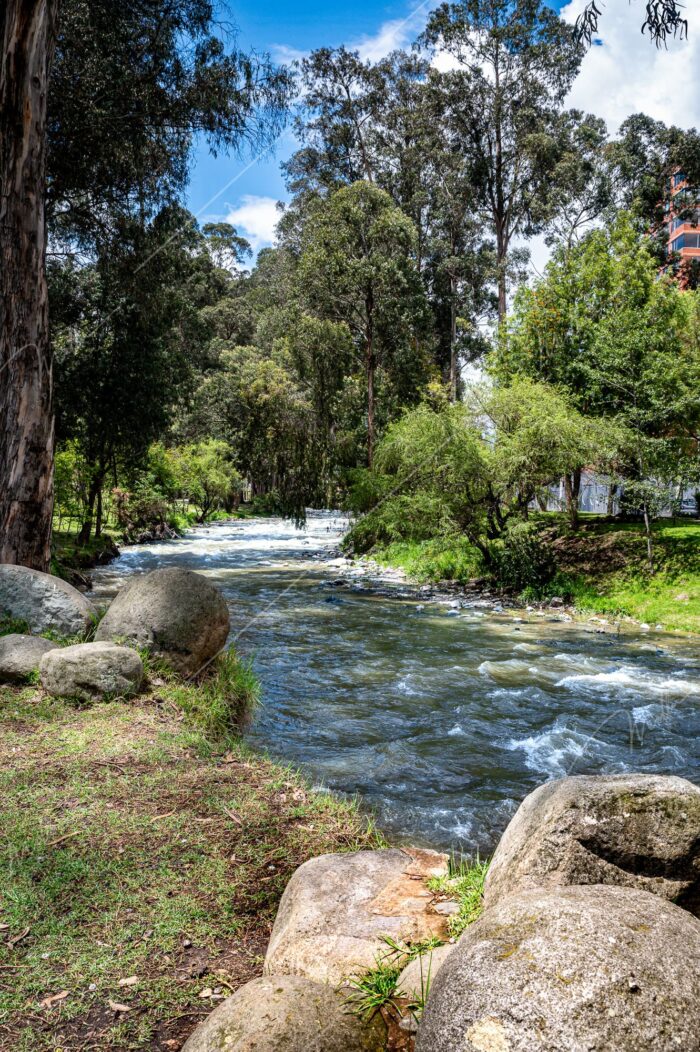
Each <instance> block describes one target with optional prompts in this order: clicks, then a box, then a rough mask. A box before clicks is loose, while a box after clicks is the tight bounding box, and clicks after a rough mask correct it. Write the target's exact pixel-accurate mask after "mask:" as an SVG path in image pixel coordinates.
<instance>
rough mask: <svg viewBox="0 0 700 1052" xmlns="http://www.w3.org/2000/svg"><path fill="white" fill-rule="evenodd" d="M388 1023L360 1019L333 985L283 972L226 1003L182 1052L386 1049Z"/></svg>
mask: <svg viewBox="0 0 700 1052" xmlns="http://www.w3.org/2000/svg"><path fill="white" fill-rule="evenodd" d="M385 1042H386V1027H385V1026H384V1023H383V1022H382V1019H381V1016H380V1015H379V1014H376V1015H375V1016H374V1018H373V1019H372V1020H371V1022H369V1023H366V1024H365V1023H362V1022H361V1020H360V1019H359V1018H358V1017H357V1016H356V1015H354V1014H351V1013H350V1012H349V1010H348V1008H347V1006H346V1005H344V1004H343V1000H342V998H341V997H340V996H339V995H338V994H337V993H335V991H334V990H333V989H332V988H331V987H330V986H323V985H321V984H320V983H314V982H311V981H310V980H308V979H301V978H299V977H298V976H290V975H279V976H272V977H269V978H263V979H253V981H252V982H250V983H247V984H246V985H245V986H243V987H241V989H240V990H237V991H236V993H235V994H234V995H233V997H229V998H228V1000H226V1001H223V1002H222V1003H221V1004H220V1005H219V1007H218V1008H217V1009H216V1010H215V1011H214V1012H212V1014H211V1015H210V1016H209V1017H208V1019H206V1020H205V1021H204V1022H203V1023H202V1024H201V1026H199V1027H197V1029H196V1030H195V1032H194V1033H193V1034H192V1036H191V1037H190V1039H189V1040H188V1041H187V1042H186V1043H185V1046H184V1048H183V1050H182V1052H382V1050H383V1049H384V1047H385Z"/></svg>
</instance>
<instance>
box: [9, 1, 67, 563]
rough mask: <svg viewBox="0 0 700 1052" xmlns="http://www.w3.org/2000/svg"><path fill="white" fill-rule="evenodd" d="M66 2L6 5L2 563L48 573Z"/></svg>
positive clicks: (12, 3) (19, 2)
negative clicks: (51, 297) (54, 197)
mask: <svg viewBox="0 0 700 1052" xmlns="http://www.w3.org/2000/svg"><path fill="white" fill-rule="evenodd" d="M57 14H58V0H5V3H4V19H3V26H2V28H3V53H2V65H1V66H0V294H1V305H0V562H5V563H19V564H22V565H25V566H30V567H32V568H34V569H37V570H48V569H49V565H50V558H51V519H52V515H53V453H54V418H53V362H52V359H51V348H50V344H49V319H48V291H47V286H46V218H45V208H44V196H45V188H46V104H47V89H48V80H49V72H50V66H51V59H52V57H53V51H54V47H55V41H56V23H57Z"/></svg>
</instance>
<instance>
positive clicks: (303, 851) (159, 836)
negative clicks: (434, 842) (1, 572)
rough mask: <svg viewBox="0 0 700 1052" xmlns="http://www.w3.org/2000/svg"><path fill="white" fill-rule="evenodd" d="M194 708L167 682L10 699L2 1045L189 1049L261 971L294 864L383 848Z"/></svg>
mask: <svg viewBox="0 0 700 1052" xmlns="http://www.w3.org/2000/svg"><path fill="white" fill-rule="evenodd" d="M226 675H228V673H226ZM192 689H195V688H192ZM182 708H183V707H182V706H181V704H180V701H179V699H178V698H175V697H173V696H172V691H171V685H170V684H168V683H167V682H164V683H163V684H162V685H161V686H158V685H157V684H155V685H154V686H153V687H152V689H151V690H150V692H149V693H148V694H146V695H144V696H142V697H140V698H138V699H136V700H132V701H130V702H123V701H122V702H118V701H114V702H109V703H103V704H99V705H94V706H91V707H89V708H82V709H76V708H74V707H71V706H69V705H66V704H63V703H61V702H59V701H55V700H52V699H50V698H48V697H47V696H46V695H44V694H43V693H42V692H41V691H37V690H36V688H33V687H27V688H22V689H19V688H17V689H12V688H0V728H1V733H0V791H2V795H3V808H2V812H1V814H0V1047H2V1048H3V1050H5V1049H7V1050H8V1052H10V1050H12V1052H30V1050H31V1052H49V1050H51V1052H57V1050H58V1049H61V1050H63V1052H77V1050H79V1049H80V1050H86V1049H94V1050H97V1049H99V1050H103V1052H109V1050H115V1052H116V1050H119V1052H122V1050H146V1049H148V1050H151V1049H154V1050H156V1049H162V1050H164V1049H169V1048H172V1049H178V1048H180V1047H181V1045H182V1043H183V1042H184V1040H185V1038H186V1036H187V1035H188V1034H189V1033H190V1032H191V1031H192V1030H193V1029H194V1028H195V1026H196V1025H197V1023H198V1022H199V1021H200V1020H201V1019H202V1018H204V1017H205V1016H206V1015H207V1014H208V1012H210V1011H211V1010H212V1008H213V1007H215V1005H216V1004H217V1003H218V1001H219V1000H220V999H221V998H223V997H224V996H226V995H228V994H229V993H230V992H231V991H232V990H234V989H236V988H237V987H238V986H239V985H240V984H241V983H243V982H246V981H247V980H248V979H250V978H252V977H253V976H255V975H258V974H260V971H261V963H262V954H263V952H264V948H265V946H266V943H267V939H268V937H269V932H270V928H271V924H272V920H273V917H274V913H275V910H276V908H277V904H278V902H279V898H280V895H281V893H282V891H283V889H284V886H285V884H286V882H287V880H288V878H289V876H290V874H291V873H292V871H293V870H294V869H295V868H296V867H297V866H298V865H300V864H301V863H302V862H303V861H305V860H306V859H307V858H309V857H311V856H312V855H316V854H320V853H322V852H324V851H338V850H355V849H357V848H360V847H376V846H379V845H380V844H381V838H380V837H379V835H378V834H377V833H376V831H375V830H374V829H373V827H372V824H371V822H369V821H368V820H367V819H366V818H364V817H362V816H361V815H360V813H359V812H358V810H357V808H356V807H355V806H354V805H353V804H352V803H346V802H343V801H340V800H338V799H337V798H336V797H334V796H333V795H331V794H328V793H319V792H313V791H311V790H310V788H309V786H308V784H307V783H306V782H305V781H304V779H303V778H301V777H300V776H299V775H298V774H297V773H295V772H293V771H291V770H289V769H286V768H284V767H280V766H279V765H277V764H274V763H272V762H271V761H269V760H268V759H266V758H264V757H260V756H258V755H254V754H253V753H252V752H250V751H249V750H248V749H247V748H246V747H245V745H243V744H241V743H240V742H239V741H235V740H232V739H230V738H229V739H228V740H223V741H218V742H217V741H214V740H212V738H211V737H210V736H209V735H207V734H206V733H205V732H204V730H203V729H202V728H201V726H193V725H192V724H191V723H190V722H189V721H188V720H187V719H186V718H185V715H184V713H183V711H182Z"/></svg>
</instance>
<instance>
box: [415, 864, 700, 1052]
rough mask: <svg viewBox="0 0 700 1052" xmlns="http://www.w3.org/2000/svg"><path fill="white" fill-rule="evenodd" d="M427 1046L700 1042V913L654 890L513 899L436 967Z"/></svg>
mask: <svg viewBox="0 0 700 1052" xmlns="http://www.w3.org/2000/svg"><path fill="white" fill-rule="evenodd" d="M416 1047H417V1050H418V1052H533V1050H534V1049H537V1052H640V1050H641V1049H654V1052H681V1050H682V1052H698V1050H700V922H698V921H697V920H696V918H695V917H692V916H691V915H690V914H688V913H686V912H685V911H684V910H681V909H679V908H678V907H677V906H674V905H672V904H671V903H669V902H665V901H664V900H663V899H661V898H658V897H657V896H655V895H650V894H649V893H648V892H646V891H638V890H636V889H633V888H614V887H603V886H600V885H598V886H591V887H567V888H555V889H551V890H548V891H527V892H523V893H521V894H519V895H512V896H510V897H509V898H505V899H503V900H502V901H501V902H500V903H498V904H497V905H496V906H494V907H493V908H492V909H490V910H487V911H486V913H484V914H483V916H482V917H481V918H480V919H479V920H478V921H476V922H475V923H474V924H473V925H472V926H471V927H470V928H468V929H467V931H466V932H465V933H464V935H462V937H461V938H460V940H459V942H458V943H457V946H456V947H455V950H454V952H453V953H451V954H450V956H449V957H448V959H447V961H446V962H445V964H444V965H443V967H442V968H441V969H440V971H439V974H438V975H437V976H436V979H435V982H434V983H433V984H432V986H431V990H430V994H429V996H428V1002H427V1006H426V1009H425V1012H424V1015H423V1019H422V1022H421V1027H420V1030H419V1033H418V1043H417V1046H416Z"/></svg>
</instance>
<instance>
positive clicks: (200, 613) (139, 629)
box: [95, 567, 229, 676]
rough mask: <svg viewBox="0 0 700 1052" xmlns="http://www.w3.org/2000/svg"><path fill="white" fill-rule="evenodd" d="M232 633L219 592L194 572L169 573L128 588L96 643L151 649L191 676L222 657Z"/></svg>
mask: <svg viewBox="0 0 700 1052" xmlns="http://www.w3.org/2000/svg"><path fill="white" fill-rule="evenodd" d="M228 632H229V614H228V607H227V606H226V600H225V599H224V597H223V595H222V594H221V592H220V591H219V589H218V588H215V586H214V585H213V584H211V583H210V582H209V581H207V579H206V577H202V575H201V574H198V573H193V571H192V570H182V569H179V568H178V567H166V568H165V569H163V570H153V571H152V572H151V573H147V574H144V575H143V576H139V577H135V578H134V579H133V580H131V581H129V582H127V583H126V584H125V585H124V586H123V587H122V589H121V591H120V592H119V593H118V594H117V596H116V598H115V600H114V602H113V603H112V605H111V606H110V608H109V610H108V611H107V613H106V614H105V616H104V618H103V619H102V621H101V623H100V625H99V628H98V629H97V632H96V634H95V638H96V639H98V640H108V639H111V640H124V641H125V642H127V643H135V644H138V645H139V646H144V647H148V649H149V650H150V651H151V652H152V653H153V654H155V655H156V656H158V657H159V658H161V659H162V660H163V661H165V662H166V663H167V664H168V665H169V666H170V667H171V668H172V669H174V670H175V672H179V673H180V675H182V676H191V675H194V674H195V673H196V672H198V671H199V670H200V669H201V668H202V666H203V665H205V664H206V662H207V661H209V660H210V659H211V658H213V657H214V655H215V654H218V652H219V651H220V650H221V648H222V647H223V646H224V644H225V642H226V638H227V636H228Z"/></svg>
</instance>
